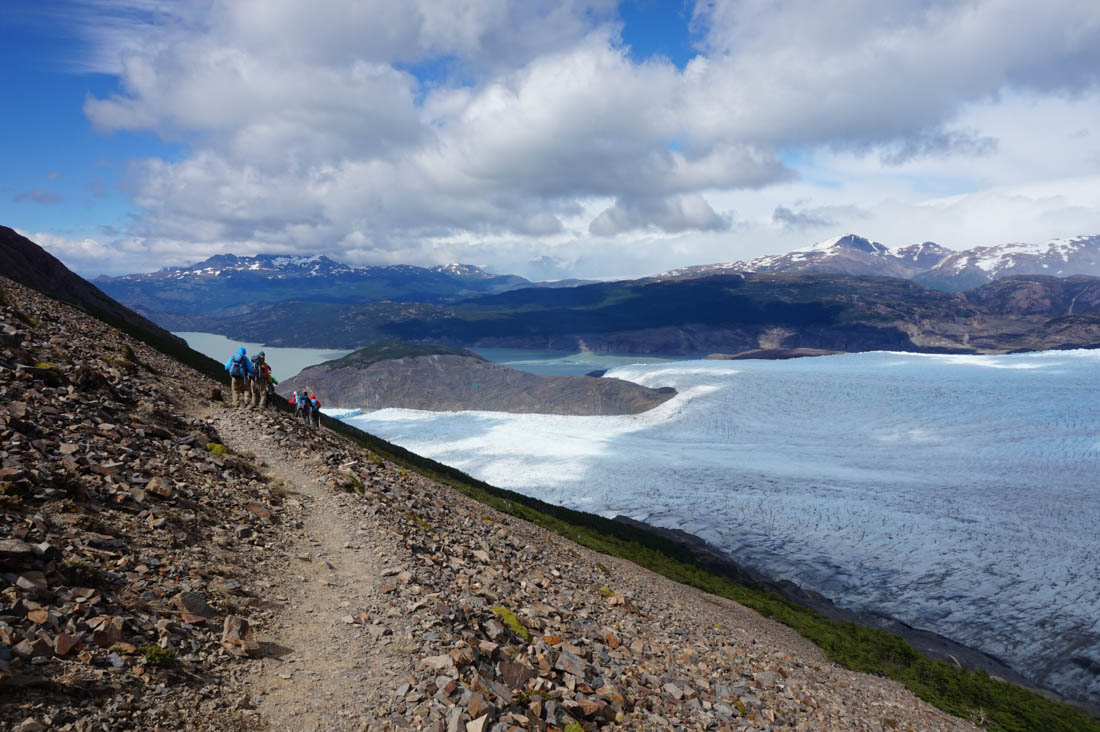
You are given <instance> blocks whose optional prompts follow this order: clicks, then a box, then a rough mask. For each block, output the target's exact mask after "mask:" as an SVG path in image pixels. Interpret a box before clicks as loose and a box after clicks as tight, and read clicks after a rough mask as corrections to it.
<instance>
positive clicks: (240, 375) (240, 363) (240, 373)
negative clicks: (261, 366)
mask: <svg viewBox="0 0 1100 732" xmlns="http://www.w3.org/2000/svg"><path fill="white" fill-rule="evenodd" d="M225 370H226V371H228V372H229V377H230V386H231V387H232V391H233V406H234V407H236V406H237V405H238V402H240V404H241V405H242V406H243V405H245V404H247V403H248V400H249V394H248V377H249V376H250V375H251V374H252V362H251V361H249V360H248V356H247V355H246V354H245V350H244V346H241V347H240V348H238V349H237V352H236V353H235V354H233V355H232V356H230V357H229V360H228V361H226V362H225Z"/></svg>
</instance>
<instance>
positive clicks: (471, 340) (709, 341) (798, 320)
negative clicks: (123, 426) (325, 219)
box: [97, 234, 1100, 356]
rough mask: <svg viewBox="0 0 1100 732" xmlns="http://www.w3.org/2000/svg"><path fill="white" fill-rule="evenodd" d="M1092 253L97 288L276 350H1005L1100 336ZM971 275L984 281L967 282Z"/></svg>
mask: <svg viewBox="0 0 1100 732" xmlns="http://www.w3.org/2000/svg"><path fill="white" fill-rule="evenodd" d="M1098 261H1100V236H1094V237H1078V238H1076V239H1068V240H1054V241H1051V242H1047V243H1046V244H1042V245H1024V244H1007V245H1003V246H999V247H980V248H975V249H970V250H966V251H963V252H952V251H951V250H948V249H946V248H944V247H942V246H939V245H937V244H935V243H932V242H924V243H922V244H916V245H912V246H908V247H904V248H900V249H891V248H889V247H887V246H885V245H884V244H881V243H879V242H874V241H871V240H868V239H866V238H863V237H860V236H856V235H852V234H849V235H847V236H842V237H838V238H835V239H830V240H828V241H824V242H820V243H817V244H814V245H812V246H809V247H805V248H803V249H800V250H796V251H794V252H790V253H787V254H784V255H776V256H769V257H758V258H755V259H752V260H748V261H745V262H734V263H730V264H718V265H705V266H699V267H689V268H685V269H680V270H674V271H672V272H667V273H664V274H662V275H658V276H655V277H650V278H645V279H641V280H632V281H622V282H602V283H591V284H585V283H582V282H578V281H569V282H558V283H533V282H530V281H529V280H526V279H524V278H522V277H517V276H514V275H495V274H491V273H488V272H485V271H484V270H482V269H480V268H478V267H474V266H472V265H447V266H440V267H432V268H424V267H413V266H408V265H396V266H385V267H351V266H348V265H346V264H342V263H339V262H336V261H334V260H331V259H329V258H328V257H325V256H321V255H317V256H310V257H300V256H285V255H274V254H263V255H257V256H254V257H237V256H234V255H230V254H227V255H218V256H215V257H211V258H209V259H207V260H205V261H203V262H200V263H198V264H195V265H191V266H188V267H174V268H167V269H163V270H160V271H159V272H154V273H149V274H136V275H127V276H124V277H112V278H100V279H99V280H97V284H98V285H99V286H100V287H101V288H102V289H103V290H104V291H105V292H106V293H107V294H109V295H111V296H113V297H115V298H116V299H118V300H120V301H121V302H122V303H123V304H125V305H127V306H129V307H132V308H134V309H135V310H138V311H139V312H141V313H142V314H144V315H145V316H146V317H148V318H150V319H151V320H153V321H155V322H157V323H158V324H159V325H161V326H162V327H164V328H168V329H170V330H175V331H204V332H212V333H219V334H222V335H225V336H228V337H230V338H239V339H243V340H249V341H258V342H262V343H265V344H268V345H284V346H302V347H324V348H348V349H355V348H360V347H363V346H365V345H368V344H371V343H377V342H379V341H385V340H393V339H397V340H404V341H409V342H415V343H443V344H447V345H451V346H459V347H516V348H553V349H563V350H577V349H586V348H587V349H592V350H604V351H612V352H619V353H639V354H641V353H647V354H664V355H682V356H702V355H707V354H710V353H726V354H736V353H743V352H746V351H754V350H756V349H796V348H804V349H805V348H811V349H825V350H839V351H862V350H877V349H895V350H906V351H942V352H955V353H1003V352H1007V351H1014V350H1034V349H1047V348H1074V347H1096V346H1098V345H1100V279H1097V278H1096V277H1095V276H1081V275H1076V276H1070V277H1066V276H1065V275H1067V274H1071V273H1076V272H1085V273H1086V274H1091V275H1098V274H1100V265H1098V264H1097V262H1098ZM1036 273H1039V274H1036ZM1042 273H1049V275H1047V274H1042ZM967 283H969V284H971V285H974V284H975V283H977V284H980V285H981V286H980V287H973V288H972V289H969V290H967V291H966V292H960V291H959V290H960V288H961V287H963V286H964V285H966V284H967Z"/></svg>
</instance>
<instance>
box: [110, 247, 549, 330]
mask: <svg viewBox="0 0 1100 732" xmlns="http://www.w3.org/2000/svg"><path fill="white" fill-rule="evenodd" d="M95 282H96V284H97V285H98V286H99V287H100V289H102V290H103V291H104V292H107V293H109V294H110V295H111V296H112V297H114V298H115V299H116V300H118V301H119V302H122V303H125V304H127V305H128V306H129V307H131V308H134V309H136V310H139V311H141V312H144V313H150V314H152V313H173V314H203V315H210V314H213V313H218V312H220V313H222V314H228V313H230V312H235V311H240V310H244V309H248V308H252V307H255V306H258V305H265V304H272V303H275V302H281V301H286V300H300V301H311V302H319V303H368V302H377V301H380V300H395V301H416V302H426V303H447V302H454V301H456V300H461V299H464V298H468V297H475V296H477V295H485V294H492V293H497V292H504V291H506V290H512V289H516V288H518V287H531V286H533V284H532V283H531V282H530V281H528V280H526V279H524V278H523V277H518V276H516V275H497V274H491V273H489V272H486V271H484V270H483V269H481V268H480V267H475V266H474V265H472V264H446V265H440V266H436V267H416V266H413V265H409V264H396V265H385V266H374V267H352V266H350V265H347V264H344V263H342V262H337V261H335V260H333V259H330V258H328V257H326V256H324V255H313V256H308V257H307V256H294V255H284V254H257V255H255V256H252V257H239V256H236V255H234V254H218V255H215V256H213V257H210V258H209V259H206V260H204V261H202V262H198V263H196V264H191V265H187V266H184V267H166V268H164V269H161V270H159V271H157V272H148V273H144V274H131V275H123V276H121V277H100V278H98V279H97V280H96V281H95Z"/></svg>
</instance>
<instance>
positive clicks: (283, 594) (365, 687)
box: [208, 408, 412, 731]
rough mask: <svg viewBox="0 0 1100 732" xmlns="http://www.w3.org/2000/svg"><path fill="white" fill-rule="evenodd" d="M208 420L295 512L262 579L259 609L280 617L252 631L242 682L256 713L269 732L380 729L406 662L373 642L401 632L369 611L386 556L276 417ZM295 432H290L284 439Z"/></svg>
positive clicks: (264, 413) (247, 414)
mask: <svg viewBox="0 0 1100 732" xmlns="http://www.w3.org/2000/svg"><path fill="white" fill-rule="evenodd" d="M208 416H209V417H212V418H213V419H214V425H215V427H216V428H217V430H218V432H219V433H220V434H221V436H222V438H223V439H224V440H225V441H226V446H227V447H229V448H230V449H231V450H232V451H233V452H236V453H238V454H249V453H251V454H252V455H255V457H256V459H257V461H259V462H260V464H261V466H262V467H263V469H264V471H265V472H266V473H267V474H268V475H269V476H270V477H271V478H272V479H274V480H277V481H279V482H280V483H281V484H282V485H283V486H284V487H285V490H286V504H287V505H288V509H289V510H288V513H289V512H290V510H294V509H297V510H298V511H299V513H298V516H297V520H296V521H295V520H293V519H289V518H288V519H287V520H286V524H287V525H286V526H285V527H284V535H285V537H286V540H287V542H288V543H287V545H286V547H285V552H286V559H285V560H284V561H283V562H282V566H281V567H280V568H279V569H276V570H273V571H272V572H271V576H270V577H268V578H267V579H269V581H271V582H272V584H271V585H270V589H269V595H268V598H267V599H269V600H274V601H275V602H278V603H281V604H283V605H284V607H283V609H282V610H280V611H279V612H277V613H276V615H275V618H276V620H275V624H274V625H273V626H271V627H264V628H259V629H258V635H259V637H261V638H263V639H264V643H263V648H264V652H263V658H261V659H260V661H259V663H258V671H257V672H256V673H254V674H253V681H252V687H253V694H254V696H255V699H256V701H257V707H258V709H259V710H260V712H261V714H262V715H263V717H264V718H265V719H266V720H267V721H268V723H269V725H270V727H271V728H272V729H295V730H303V731H307V730H360V729H362V730H365V729H368V728H370V727H371V726H372V725H373V724H374V723H377V722H379V721H382V720H383V719H385V717H384V716H379V712H380V710H384V709H387V708H388V707H389V706H390V703H391V701H392V698H393V694H394V690H395V689H397V688H398V686H399V685H400V684H401V683H402V681H401V676H402V675H403V673H405V672H407V671H408V669H409V667H410V659H411V656H408V655H404V656H403V655H402V654H401V653H400V649H401V648H402V646H401V643H400V641H398V642H396V643H395V644H394V645H395V646H396V650H395V649H394V648H386V645H388V644H383V643H380V642H379V641H382V640H383V639H385V640H389V639H390V638H400V637H401V636H403V635H404V634H405V632H406V631H405V630H404V629H403V628H402V627H401V626H402V624H401V623H400V622H399V621H400V620H401V618H400V617H399V616H398V617H395V615H396V614H395V613H393V612H392V611H391V614H390V615H389V616H387V615H386V614H385V612H384V611H383V609H382V605H381V603H380V602H379V598H380V597H381V595H380V594H379V592H378V586H379V583H380V581H381V578H382V575H383V573H385V572H386V571H387V569H389V568H388V567H387V565H386V561H385V558H386V557H387V556H393V555H394V552H393V547H392V546H388V545H387V543H386V539H385V537H386V533H385V532H384V531H381V532H380V531H379V527H377V526H375V525H373V524H372V522H371V521H370V519H371V518H372V517H371V516H369V515H361V516H357V515H356V513H357V511H361V510H362V508H363V505H362V503H361V502H358V501H355V500H354V499H352V498H350V497H348V496H347V495H345V494H335V493H333V492H332V491H331V489H329V488H327V487H326V486H325V485H324V483H323V481H321V480H320V479H318V478H317V477H316V476H315V475H313V474H312V470H311V468H313V467H316V465H317V464H318V462H319V461H318V459H317V456H316V455H315V454H314V452H313V450H312V449H311V440H309V438H305V439H304V440H302V442H303V444H302V446H292V445H288V444H287V443H288V442H289V443H293V439H287V433H288V426H289V425H291V424H292V422H291V420H290V419H289V418H287V417H286V415H281V414H278V413H275V412H274V410H256V409H253V410H246V409H238V410H232V409H228V410H227V409H224V408H223V409H215V410H212V411H211V413H210V414H209V415H208ZM305 430H306V428H305V427H301V426H297V425H295V426H294V427H293V428H292V429H291V434H295V435H301V434H303V433H304V431H305ZM280 437H283V439H282V440H281V439H280ZM408 645H409V646H410V647H411V645H412V644H408Z"/></svg>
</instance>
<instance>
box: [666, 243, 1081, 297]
mask: <svg viewBox="0 0 1100 732" xmlns="http://www.w3.org/2000/svg"><path fill="white" fill-rule="evenodd" d="M732 272H820V273H827V274H847V275H878V276H885V277H901V278H904V279H912V280H914V281H916V282H919V283H920V284H922V285H925V286H926V287H931V288H933V289H936V290H946V291H949V292H958V291H962V290H968V289H970V288H973V287H978V286H980V285H984V284H986V283H987V282H992V281H993V280H996V279H1000V278H1002V277H1010V276H1012V275H1036V274H1047V275H1053V276H1056V277H1068V276H1070V275H1078V274H1080V275H1093V276H1100V236H1079V237H1075V238H1073V239H1053V240H1051V241H1049V242H1046V243H1044V244H1020V243H1016V244H1003V245H1000V246H991V247H974V248H973V249H965V250H963V251H959V252H956V251H953V250H951V249H947V248H946V247H942V246H940V245H939V244H936V243H934V242H930V241H926V242H923V243H921V244H913V245H910V246H906V247H901V248H898V249H891V248H889V247H887V246H886V245H884V244H880V243H879V242H876V241H870V240H869V239H865V238H864V237H862V236H856V235H855V234H848V235H846V236H840V237H836V238H833V239H827V240H825V241H822V242H818V243H816V244H811V245H810V246H808V247H803V248H801V249H796V250H794V251H793V252H788V253H787V254H776V255H769V256H764V257H756V258H755V259H749V260H745V261H741V262H730V263H728V264H707V265H701V266H697V267H684V268H682V269H675V270H672V271H670V272H666V273H664V274H662V275H658V276H657V279H673V278H683V277H705V276H707V275H713V274H729V273H732Z"/></svg>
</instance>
